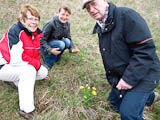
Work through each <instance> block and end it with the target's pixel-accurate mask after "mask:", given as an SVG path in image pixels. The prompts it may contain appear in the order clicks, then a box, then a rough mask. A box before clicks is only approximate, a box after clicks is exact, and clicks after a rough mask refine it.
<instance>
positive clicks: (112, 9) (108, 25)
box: [93, 3, 116, 34]
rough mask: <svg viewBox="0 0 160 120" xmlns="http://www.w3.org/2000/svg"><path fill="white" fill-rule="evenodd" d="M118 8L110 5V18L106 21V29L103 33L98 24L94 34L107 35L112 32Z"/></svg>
mask: <svg viewBox="0 0 160 120" xmlns="http://www.w3.org/2000/svg"><path fill="white" fill-rule="evenodd" d="M115 9H116V6H115V5H114V4H112V3H109V12H108V18H107V19H106V21H105V28H104V30H103V31H102V30H101V28H100V26H99V24H98V23H96V25H95V27H94V29H93V34H95V33H105V32H109V31H111V30H112V29H113V28H114V26H115V19H114V17H115V16H114V12H115Z"/></svg>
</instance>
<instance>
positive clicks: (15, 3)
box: [0, 0, 160, 120]
mask: <svg viewBox="0 0 160 120" xmlns="http://www.w3.org/2000/svg"><path fill="white" fill-rule="evenodd" d="M110 1H111V2H113V3H116V4H117V5H118V6H127V7H130V8H133V9H135V10H136V11H138V12H139V13H140V14H141V15H142V16H143V17H144V18H145V19H146V21H147V23H148V25H149V27H150V30H151V32H152V35H153V38H154V41H155V43H156V46H157V53H158V56H160V42H159V40H160V27H159V24H160V12H159V10H160V0H145V1H144V0H118V1H117V0H110ZM26 3H29V4H31V5H34V6H35V7H36V8H37V9H38V10H39V12H40V14H41V22H40V28H42V26H43V24H44V23H45V22H46V21H47V20H48V19H50V18H52V17H53V16H55V15H56V13H57V11H58V8H59V7H60V6H62V5H67V6H69V7H70V8H71V10H72V16H71V18H70V23H71V34H72V39H73V42H74V43H75V45H76V46H77V48H79V49H80V52H79V53H78V54H76V55H73V54H71V53H69V52H68V51H66V52H65V54H64V55H63V57H62V60H61V61H60V63H58V64H55V65H54V67H53V68H52V70H51V71H50V72H49V77H50V79H48V80H43V81H37V82H36V85H35V104H36V111H37V113H36V115H35V117H34V120H119V119H120V116H119V114H117V113H115V112H113V111H112V110H111V109H110V107H109V106H108V102H107V96H108V93H109V90H110V86H109V84H108V83H107V80H106V78H105V71H104V68H103V65H102V60H101V57H100V53H99V49H98V39H97V36H96V35H92V34H91V33H92V28H93V26H94V24H95V21H94V20H92V19H91V18H90V17H89V15H88V14H87V12H86V11H83V10H82V9H81V0H0V6H1V7H0V38H2V36H3V33H4V32H5V31H6V30H7V29H8V27H9V26H11V25H12V24H13V23H15V22H16V21H17V20H16V17H17V15H18V11H19V8H20V6H21V5H24V4H26ZM86 84H88V85H89V86H90V87H96V88H97V90H96V91H97V95H96V97H95V98H94V99H93V101H92V103H91V106H90V107H88V106H87V105H85V104H84V103H83V102H82V99H83V98H82V95H81V92H80V89H79V88H80V86H82V85H83V86H85V85H86ZM0 91H1V92H0V120H21V119H22V118H20V117H19V115H18V111H19V105H18V93H17V91H16V90H15V89H13V88H11V87H10V86H7V85H6V84H4V83H3V82H2V81H0ZM156 91H159V92H160V86H159V87H158V88H157V89H156ZM159 115H160V103H157V104H156V105H155V106H154V108H153V109H149V108H147V107H146V108H145V111H144V119H145V120H160V116H159Z"/></svg>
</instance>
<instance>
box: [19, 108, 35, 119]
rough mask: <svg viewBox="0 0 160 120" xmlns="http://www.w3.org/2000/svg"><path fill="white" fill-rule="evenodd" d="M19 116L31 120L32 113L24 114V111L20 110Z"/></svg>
mask: <svg viewBox="0 0 160 120" xmlns="http://www.w3.org/2000/svg"><path fill="white" fill-rule="evenodd" d="M19 115H20V116H21V117H23V118H24V119H26V120H30V119H33V116H34V111H33V112H30V113H25V112H24V111H22V110H20V111H19Z"/></svg>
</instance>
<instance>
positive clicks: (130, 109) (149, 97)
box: [109, 89, 155, 120]
mask: <svg viewBox="0 0 160 120" xmlns="http://www.w3.org/2000/svg"><path fill="white" fill-rule="evenodd" d="M119 93H120V92H117V90H115V89H112V90H111V92H110V94H109V101H110V104H111V106H112V107H113V109H114V110H115V111H116V112H120V115H121V119H122V120H143V110H144V107H145V105H147V106H150V105H151V104H152V103H153V101H154V98H155V94H154V92H136V91H128V92H126V93H125V94H124V95H123V97H122V98H121V97H120V96H119V95H120V94H119Z"/></svg>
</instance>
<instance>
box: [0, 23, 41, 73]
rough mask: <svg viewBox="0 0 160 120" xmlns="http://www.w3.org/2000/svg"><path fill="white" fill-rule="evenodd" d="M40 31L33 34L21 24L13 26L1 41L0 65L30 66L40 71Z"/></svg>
mask: <svg viewBox="0 0 160 120" xmlns="http://www.w3.org/2000/svg"><path fill="white" fill-rule="evenodd" d="M41 37H43V34H42V32H41V30H40V29H37V30H36V32H34V33H32V32H30V31H29V30H28V29H27V28H25V27H24V26H23V24H22V23H21V22H18V23H17V24H13V25H12V26H11V28H10V29H9V30H7V32H6V33H5V35H4V36H3V38H2V39H1V40H0V65H3V64H12V65H19V64H30V65H32V66H34V67H35V69H36V70H38V69H39V68H40V66H41V62H40V55H39V49H40V38H41Z"/></svg>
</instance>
